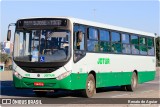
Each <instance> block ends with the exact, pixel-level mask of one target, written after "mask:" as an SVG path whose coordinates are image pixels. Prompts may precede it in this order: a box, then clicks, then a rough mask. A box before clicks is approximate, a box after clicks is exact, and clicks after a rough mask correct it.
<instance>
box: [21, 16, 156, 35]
mask: <svg viewBox="0 0 160 107" xmlns="http://www.w3.org/2000/svg"><path fill="white" fill-rule="evenodd" d="M34 18H66V19H69V20H70V21H71V22H72V23H78V24H84V25H88V26H94V27H100V28H106V29H111V30H116V31H121V32H127V33H133V34H138V35H143V36H144V35H145V36H151V37H155V34H154V33H149V32H144V31H139V30H134V29H129V28H125V27H118V26H114V25H109V24H104V23H99V22H93V21H88V20H84V19H78V18H73V17H30V18H23V19H34Z"/></svg>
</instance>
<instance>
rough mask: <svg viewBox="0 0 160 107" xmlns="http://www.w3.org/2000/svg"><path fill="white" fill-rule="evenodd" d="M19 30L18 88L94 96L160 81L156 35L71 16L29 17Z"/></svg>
mask: <svg viewBox="0 0 160 107" xmlns="http://www.w3.org/2000/svg"><path fill="white" fill-rule="evenodd" d="M15 26H16V29H15V34H14V52H13V81H14V86H15V87H16V88H31V89H33V90H34V92H35V93H36V94H37V96H44V95H45V94H46V93H47V91H50V90H59V89H64V90H80V91H81V92H82V94H83V95H84V96H85V97H92V96H93V95H94V94H95V93H96V89H97V88H101V87H109V86H122V87H123V88H125V89H126V90H128V91H134V90H135V88H136V87H137V84H141V83H144V82H147V81H151V80H154V78H155V73H156V67H155V65H156V59H155V58H156V57H155V35H154V34H152V33H146V32H141V31H137V30H131V29H127V28H122V27H117V26H112V25H107V24H102V23H97V22H92V21H87V20H82V19H76V18H70V17H50V18H25V19H19V20H18V21H17V22H16V23H15ZM10 38H11V30H8V36H7V40H8V41H9V40H10Z"/></svg>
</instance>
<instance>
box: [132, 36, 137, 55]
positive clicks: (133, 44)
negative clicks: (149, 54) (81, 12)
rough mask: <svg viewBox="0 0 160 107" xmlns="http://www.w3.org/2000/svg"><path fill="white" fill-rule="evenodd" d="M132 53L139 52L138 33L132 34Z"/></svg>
mask: <svg viewBox="0 0 160 107" xmlns="http://www.w3.org/2000/svg"><path fill="white" fill-rule="evenodd" d="M131 44H132V54H136V55H137V54H139V38H138V36H137V35H131Z"/></svg>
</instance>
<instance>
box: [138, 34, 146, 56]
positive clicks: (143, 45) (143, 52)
mask: <svg viewBox="0 0 160 107" xmlns="http://www.w3.org/2000/svg"><path fill="white" fill-rule="evenodd" d="M139 43H140V46H139V48H140V54H141V55H147V46H146V38H145V37H140V41H139Z"/></svg>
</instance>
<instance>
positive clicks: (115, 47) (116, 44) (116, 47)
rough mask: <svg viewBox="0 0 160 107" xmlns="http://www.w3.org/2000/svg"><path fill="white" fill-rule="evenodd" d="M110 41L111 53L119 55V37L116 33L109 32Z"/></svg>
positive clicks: (120, 47) (120, 48)
mask: <svg viewBox="0 0 160 107" xmlns="http://www.w3.org/2000/svg"><path fill="white" fill-rule="evenodd" d="M111 41H112V52H113V53H121V52H122V46H121V35H120V33H117V32H111Z"/></svg>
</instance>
